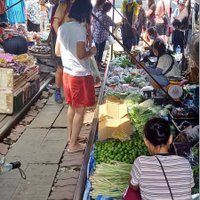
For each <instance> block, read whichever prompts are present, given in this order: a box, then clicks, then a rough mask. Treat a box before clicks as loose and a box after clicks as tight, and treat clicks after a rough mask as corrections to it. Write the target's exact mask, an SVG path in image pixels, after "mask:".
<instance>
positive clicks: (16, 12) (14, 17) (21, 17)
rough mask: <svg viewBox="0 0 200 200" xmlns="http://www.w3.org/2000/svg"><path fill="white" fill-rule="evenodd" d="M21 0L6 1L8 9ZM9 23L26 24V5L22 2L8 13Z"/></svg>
mask: <svg viewBox="0 0 200 200" xmlns="http://www.w3.org/2000/svg"><path fill="white" fill-rule="evenodd" d="M18 1H19V0H6V7H7V8H9V7H10V6H12V5H13V4H15V3H17V2H18ZM7 16H8V21H9V23H10V24H15V23H19V24H21V23H25V21H26V20H25V3H24V0H21V2H20V3H18V4H16V5H15V6H13V7H12V8H10V9H9V10H8V11H7Z"/></svg>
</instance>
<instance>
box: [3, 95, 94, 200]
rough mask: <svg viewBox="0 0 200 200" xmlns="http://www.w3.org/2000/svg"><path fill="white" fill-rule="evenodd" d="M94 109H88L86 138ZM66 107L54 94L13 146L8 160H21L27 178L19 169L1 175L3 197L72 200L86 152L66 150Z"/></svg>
mask: <svg viewBox="0 0 200 200" xmlns="http://www.w3.org/2000/svg"><path fill="white" fill-rule="evenodd" d="M94 109H95V107H93V108H90V109H88V110H87V112H86V115H85V119H84V125H83V128H82V131H81V135H82V136H83V137H88V136H89V133H90V127H91V123H92V120H93V115H94ZM66 110H67V106H66V105H64V104H63V105H58V104H56V103H55V102H54V99H53V96H52V97H51V98H50V99H49V100H48V102H47V103H46V105H45V106H44V107H43V108H42V110H41V111H40V112H39V114H38V115H37V116H36V117H35V119H34V120H33V121H32V122H31V123H30V124H29V125H28V126H26V129H25V130H24V132H23V134H22V135H21V137H20V138H19V139H18V140H17V142H16V143H14V144H13V145H12V146H11V148H10V149H9V151H8V153H7V154H6V159H7V162H13V161H16V160H19V161H21V163H22V167H21V168H22V169H23V170H24V172H25V174H26V177H27V178H26V180H24V179H22V178H21V176H20V173H19V171H18V170H13V171H10V172H8V173H6V174H2V175H0V199H1V200H47V199H49V200H58V199H73V195H74V191H75V187H76V184H77V180H78V177H79V173H80V168H81V165H82V159H83V155H84V152H79V153H71V154H70V153H68V152H67V151H66V146H67V134H68V133H67V126H66ZM83 187H84V186H83Z"/></svg>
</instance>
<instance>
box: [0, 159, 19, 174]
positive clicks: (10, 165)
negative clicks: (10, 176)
mask: <svg viewBox="0 0 200 200" xmlns="http://www.w3.org/2000/svg"><path fill="white" fill-rule="evenodd" d="M20 166H21V163H20V162H19V161H16V162H12V163H4V164H2V165H0V174H3V173H6V172H9V171H11V170H12V169H16V168H20Z"/></svg>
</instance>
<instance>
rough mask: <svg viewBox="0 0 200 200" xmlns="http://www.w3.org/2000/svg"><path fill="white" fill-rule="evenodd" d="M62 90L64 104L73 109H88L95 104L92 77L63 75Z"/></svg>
mask: <svg viewBox="0 0 200 200" xmlns="http://www.w3.org/2000/svg"><path fill="white" fill-rule="evenodd" d="M63 90H64V95H65V100H66V103H67V104H70V105H72V106H73V107H89V106H93V105H94V104H95V89H94V79H93V77H92V76H71V75H69V74H66V73H63Z"/></svg>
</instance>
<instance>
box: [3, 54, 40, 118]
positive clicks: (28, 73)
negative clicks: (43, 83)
mask: <svg viewBox="0 0 200 200" xmlns="http://www.w3.org/2000/svg"><path fill="white" fill-rule="evenodd" d="M0 74H1V76H0V97H1V106H0V113H5V114H12V113H13V112H16V111H19V110H20V109H21V108H22V107H23V106H24V105H25V104H26V103H27V102H28V101H29V100H30V99H31V98H32V97H33V96H34V95H35V94H36V93H37V92H38V90H39V88H40V83H39V68H38V66H37V64H36V62H35V59H34V57H33V56H30V55H28V54H21V55H13V54H8V53H0Z"/></svg>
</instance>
